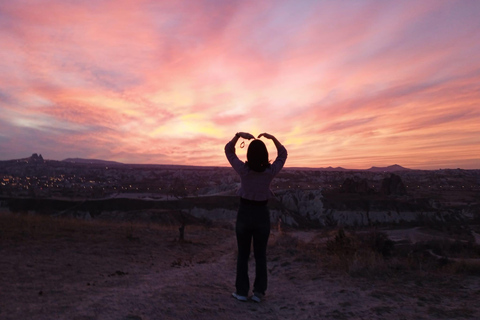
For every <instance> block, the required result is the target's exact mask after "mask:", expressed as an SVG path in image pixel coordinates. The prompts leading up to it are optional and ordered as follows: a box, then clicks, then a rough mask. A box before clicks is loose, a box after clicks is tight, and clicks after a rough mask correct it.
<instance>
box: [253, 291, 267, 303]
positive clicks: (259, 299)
mask: <svg viewBox="0 0 480 320" xmlns="http://www.w3.org/2000/svg"><path fill="white" fill-rule="evenodd" d="M264 297H265V295H264V294H261V293H258V292H254V293H253V296H252V297H251V299H252V301H255V302H257V303H259V302H262V300H263V298H264Z"/></svg>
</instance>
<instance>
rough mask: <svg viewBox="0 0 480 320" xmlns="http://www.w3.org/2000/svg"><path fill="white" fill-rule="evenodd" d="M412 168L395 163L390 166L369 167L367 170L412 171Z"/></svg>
mask: <svg viewBox="0 0 480 320" xmlns="http://www.w3.org/2000/svg"><path fill="white" fill-rule="evenodd" d="M410 170H412V169H408V168H404V167H402V166H400V165H398V164H394V165H393V166H388V167H371V168H370V169H367V171H371V172H396V171H410Z"/></svg>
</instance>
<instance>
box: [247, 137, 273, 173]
mask: <svg viewBox="0 0 480 320" xmlns="http://www.w3.org/2000/svg"><path fill="white" fill-rule="evenodd" d="M246 164H247V165H248V167H249V168H250V169H251V170H253V171H257V172H263V171H265V169H267V168H269V167H270V162H269V161H268V150H267V147H266V146H265V143H263V141H262V140H257V139H255V140H253V141H252V142H251V143H250V145H249V146H248V150H247V162H246Z"/></svg>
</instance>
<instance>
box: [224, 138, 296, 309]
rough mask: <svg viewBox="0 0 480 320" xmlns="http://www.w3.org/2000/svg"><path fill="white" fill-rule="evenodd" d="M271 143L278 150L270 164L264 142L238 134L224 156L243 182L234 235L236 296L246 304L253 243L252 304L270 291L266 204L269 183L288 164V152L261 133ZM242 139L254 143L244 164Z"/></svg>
mask: <svg viewBox="0 0 480 320" xmlns="http://www.w3.org/2000/svg"><path fill="white" fill-rule="evenodd" d="M261 137H265V138H267V139H271V140H272V141H273V143H274V144H275V146H276V148H277V158H276V159H275V161H274V162H273V163H272V164H270V161H269V160H268V150H267V147H266V146H265V144H264V143H263V141H261V140H257V139H255V137H254V136H253V135H251V134H250V133H246V132H238V133H236V134H235V137H233V139H232V140H231V141H230V142H228V143H227V144H226V145H225V155H226V156H227V159H228V162H230V165H231V166H232V167H233V169H235V171H236V172H237V173H238V175H239V176H240V179H241V185H240V189H239V190H238V195H239V196H240V207H239V209H238V213H237V221H236V224H235V233H236V235H237V246H238V256H237V277H236V280H235V287H236V292H234V293H233V296H234V297H235V298H237V299H238V300H240V301H247V297H248V293H249V290H250V281H249V278H248V258H249V256H250V245H251V242H252V239H253V251H254V256H255V282H254V284H253V296H252V300H253V301H255V302H260V301H261V300H262V298H263V297H264V296H265V291H266V290H267V242H268V237H269V236H270V211H269V209H268V206H267V203H268V199H270V198H271V197H272V196H273V192H272V191H271V190H270V183H271V182H272V180H273V178H274V177H275V176H276V175H277V174H278V173H279V172H280V170H281V169H282V168H283V165H284V164H285V161H286V160H287V149H285V147H284V146H283V145H282V144H281V143H280V142H279V141H278V140H277V139H276V138H275V137H274V136H272V135H271V134H268V133H262V134H260V135H259V136H258V138H261ZM239 138H244V139H248V140H250V139H255V140H253V141H252V142H251V143H250V145H249V146H248V150H247V161H246V162H243V161H241V160H240V159H239V158H238V157H237V155H236V154H235V144H236V143H237V141H238V139H239Z"/></svg>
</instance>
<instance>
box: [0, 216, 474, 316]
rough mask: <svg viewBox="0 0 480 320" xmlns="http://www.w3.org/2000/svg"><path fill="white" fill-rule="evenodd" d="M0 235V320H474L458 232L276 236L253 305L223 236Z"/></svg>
mask: <svg viewBox="0 0 480 320" xmlns="http://www.w3.org/2000/svg"><path fill="white" fill-rule="evenodd" d="M0 226H1V227H0V256H1V261H0V281H1V283H0V287H1V288H2V290H1V291H0V301H1V304H0V318H1V319H130V320H133V319H136V320H139V319H142V320H145V319H244V318H250V319H292V318H296V319H318V318H322V319H385V318H386V317H389V318H392V319H478V318H480V311H479V308H478V306H477V301H478V299H479V298H480V278H479V277H478V276H479V275H480V266H479V265H478V264H477V263H476V261H477V260H474V259H478V258H479V257H480V248H479V246H478V245H477V244H475V243H474V242H473V241H471V240H470V238H469V236H468V235H467V234H463V233H462V232H461V231H458V230H457V231H456V232H457V233H458V236H457V237H456V238H453V240H452V232H450V233H449V234H448V235H446V233H444V232H443V233H442V232H440V231H441V230H440V231H439V230H431V232H432V234H435V237H433V238H432V239H431V240H429V241H423V242H418V243H415V244H409V243H406V242H402V243H394V242H392V241H391V240H390V239H389V237H388V234H387V233H386V232H383V231H382V230H377V229H373V230H356V231H353V230H344V229H332V230H317V231H308V232H306V231H298V230H289V231H288V232H281V233H279V232H277V231H273V232H272V236H271V239H270V243H269V248H268V257H269V263H268V268H269V279H270V280H269V290H268V296H267V300H266V301H264V302H263V303H262V304H254V303H252V302H248V303H240V302H238V301H236V300H234V299H232V298H231V297H230V293H231V292H232V291H233V290H234V287H233V282H234V274H235V236H234V233H233V231H232V230H231V229H225V228H218V227H208V226H202V225H196V226H193V225H187V227H186V230H185V240H184V241H179V239H178V235H179V232H178V227H179V226H177V225H170V226H166V225H159V224H156V223H137V222H134V221H130V222H125V223H123V222H115V221H103V222H102V221H82V220H76V219H58V218H57V219H56V218H52V217H47V216H38V215H26V214H25V215H19V214H11V213H7V212H3V213H0ZM460 230H461V229H460ZM450 231H451V230H450ZM442 234H443V237H442V236H440V235H442ZM455 239H456V240H455ZM447 257H448V258H447ZM472 259H473V260H472ZM251 269H252V271H253V269H254V268H253V261H252V267H251ZM252 275H253V274H252Z"/></svg>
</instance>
